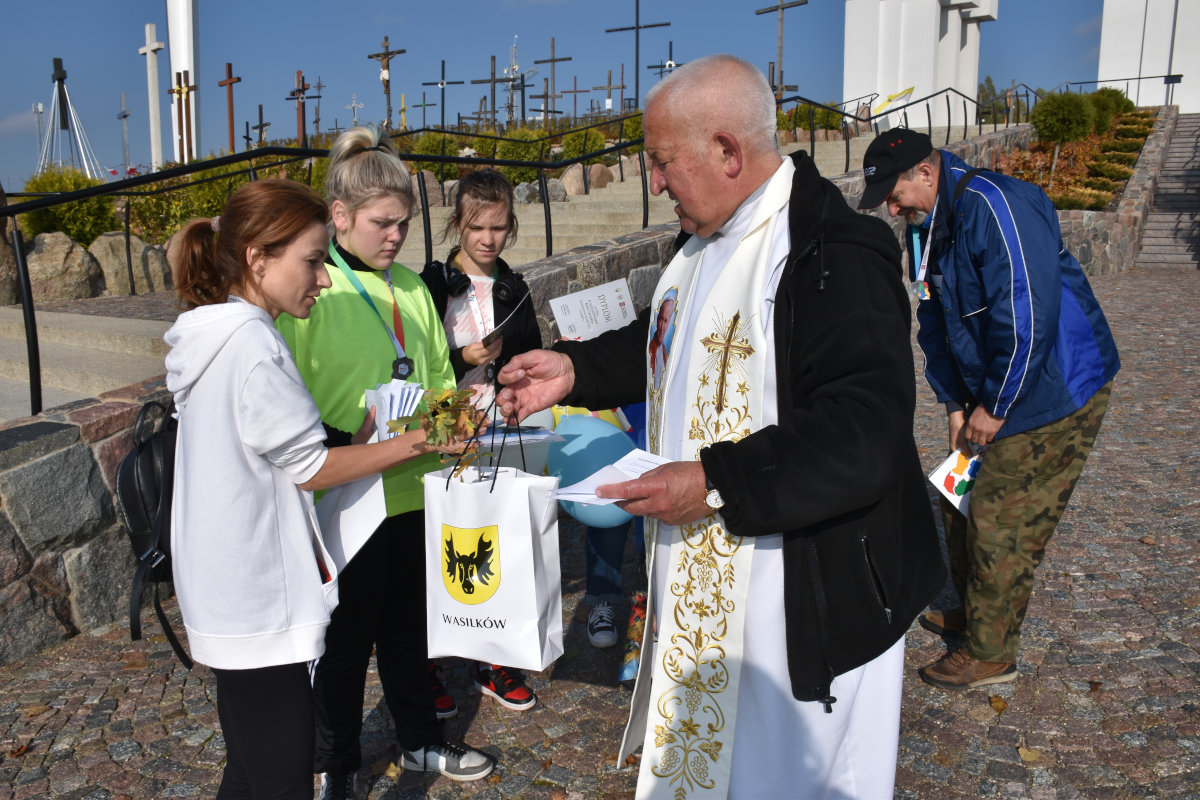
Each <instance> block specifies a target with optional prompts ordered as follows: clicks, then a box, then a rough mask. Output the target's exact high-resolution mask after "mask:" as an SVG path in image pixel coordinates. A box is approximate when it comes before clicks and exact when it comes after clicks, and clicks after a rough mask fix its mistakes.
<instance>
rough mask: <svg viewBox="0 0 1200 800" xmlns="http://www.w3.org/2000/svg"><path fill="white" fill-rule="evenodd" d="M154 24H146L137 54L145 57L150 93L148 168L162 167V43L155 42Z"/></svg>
mask: <svg viewBox="0 0 1200 800" xmlns="http://www.w3.org/2000/svg"><path fill="white" fill-rule="evenodd" d="M154 34H155V29H154V23H153V22H149V23H146V46H145V47H139V48H138V52H139V53H141V54H142V55H144V56H145V57H146V85H147V87H148V88H149V91H150V115H149V117H150V168H151V169H155V170H156V169H158V168H159V167H161V166H162V120H161V119H160V118H159V115H158V112H159V108H158V51H159V50H162V49H163V47H164V45H163V43H162V42H158V41H155V38H154Z"/></svg>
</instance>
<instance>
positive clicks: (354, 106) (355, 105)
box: [346, 92, 364, 128]
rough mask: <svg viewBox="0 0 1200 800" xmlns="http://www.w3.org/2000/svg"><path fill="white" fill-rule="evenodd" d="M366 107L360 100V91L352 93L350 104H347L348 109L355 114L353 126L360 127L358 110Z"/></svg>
mask: <svg viewBox="0 0 1200 800" xmlns="http://www.w3.org/2000/svg"><path fill="white" fill-rule="evenodd" d="M360 108H364V106H363V104H362V103H360V102H358V93H357V92H355V93H354V94H351V95H350V105H348V106H346V110H347V111H349V112H350V113H352V114H353V115H354V122H353V127H355V128H357V127H358V110H359V109H360Z"/></svg>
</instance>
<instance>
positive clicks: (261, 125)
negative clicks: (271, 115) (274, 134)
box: [251, 103, 271, 144]
mask: <svg viewBox="0 0 1200 800" xmlns="http://www.w3.org/2000/svg"><path fill="white" fill-rule="evenodd" d="M269 127H271V123H269V122H263V115H262V103H259V104H258V124H257V125H255V126H254V127H253V128H252V129H251V130H254V131H257V132H258V143H259V144H262V143H263V142H264V141H266V139H265V138H264V137H263V134H265V133H266V132H267V128H269Z"/></svg>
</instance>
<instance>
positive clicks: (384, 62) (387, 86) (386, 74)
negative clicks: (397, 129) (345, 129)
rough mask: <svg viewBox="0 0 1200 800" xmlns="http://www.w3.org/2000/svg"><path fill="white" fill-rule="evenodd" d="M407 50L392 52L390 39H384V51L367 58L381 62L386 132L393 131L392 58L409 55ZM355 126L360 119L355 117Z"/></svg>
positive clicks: (380, 72)
mask: <svg viewBox="0 0 1200 800" xmlns="http://www.w3.org/2000/svg"><path fill="white" fill-rule="evenodd" d="M407 52H408V51H407V50H392V49H390V48H389V47H388V37H386V36H384V37H383V50H382V51H380V52H378V53H371V54H369V55H368V56H367V58H372V59H374V60H376V61H378V62H379V80H381V81H382V82H383V97H384V100H385V101H386V102H387V119H386V121H385V122H384V125H385V126H386V127H385V130H389V131H390V130H391V129H392V70H391V66H390V65H391V63H392V56H398V55H402V54H404V53H407ZM354 124H355V125H357V124H358V118H357V117H355V122H354Z"/></svg>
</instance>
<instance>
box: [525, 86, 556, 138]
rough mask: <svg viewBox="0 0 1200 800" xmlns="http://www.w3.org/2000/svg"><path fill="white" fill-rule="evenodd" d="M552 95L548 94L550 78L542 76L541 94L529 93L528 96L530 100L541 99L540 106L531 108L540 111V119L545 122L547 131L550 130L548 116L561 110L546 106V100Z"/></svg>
mask: <svg viewBox="0 0 1200 800" xmlns="http://www.w3.org/2000/svg"><path fill="white" fill-rule="evenodd" d="M553 97H554V96H553V95H552V94H550V79H549V78H542V93H541V94H531V95H529V98H530V99H531V100H541V101H542V107H541V108H535V109H533V110H534V111H540V112H541V113H542V119H543V120H544V121H545V123H546V130H547V131H549V130H550V116H551V115H552V114H561V113H562V112H561V111H555V110H554V109H552V108H547V107H546V101H547V100H550V99H552V98H553Z"/></svg>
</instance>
